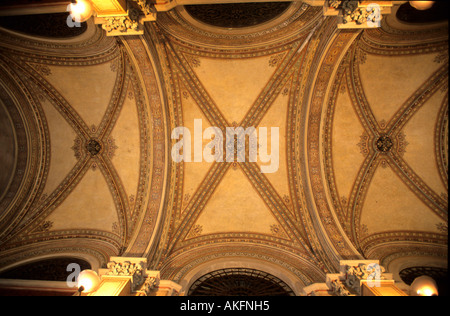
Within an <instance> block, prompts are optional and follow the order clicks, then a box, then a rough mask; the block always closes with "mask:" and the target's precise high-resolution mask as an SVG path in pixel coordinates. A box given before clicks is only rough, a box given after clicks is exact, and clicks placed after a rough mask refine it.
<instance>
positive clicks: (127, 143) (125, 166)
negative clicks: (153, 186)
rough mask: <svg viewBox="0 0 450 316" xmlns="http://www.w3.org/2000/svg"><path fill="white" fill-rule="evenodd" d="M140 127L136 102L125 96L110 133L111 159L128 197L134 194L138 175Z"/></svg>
mask: <svg viewBox="0 0 450 316" xmlns="http://www.w3.org/2000/svg"><path fill="white" fill-rule="evenodd" d="M139 131H140V129H139V119H138V112H137V107H136V102H135V100H134V98H133V99H130V98H129V97H127V98H126V99H125V103H124V105H123V107H122V110H121V112H120V116H119V118H118V120H117V122H116V125H115V126H114V129H113V131H112V133H111V136H112V138H109V140H112V141H113V143H112V144H110V145H109V146H114V145H115V146H116V147H117V148H115V149H113V152H114V155H113V156H112V157H110V158H111V161H112V163H113V165H114V167H115V169H116V171H117V173H118V174H119V177H120V179H121V181H122V183H123V185H124V187H125V191H126V192H127V195H128V197H130V196H131V195H134V196H136V194H137V188H138V183H139V176H140V174H139V173H140V172H139V170H140V158H141V157H140V153H141V148H140V132H139Z"/></svg>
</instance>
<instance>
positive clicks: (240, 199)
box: [196, 168, 278, 234]
mask: <svg viewBox="0 0 450 316" xmlns="http://www.w3.org/2000/svg"><path fill="white" fill-rule="evenodd" d="M196 224H197V225H201V226H202V229H203V230H202V234H211V233H224V232H250V233H262V234H270V233H271V231H270V226H271V225H277V224H278V222H277V220H276V219H275V218H274V216H273V215H272V212H271V211H270V210H269V208H268V207H267V205H266V204H265V203H264V201H263V200H262V198H261V197H260V196H259V195H258V192H257V191H256V190H255V189H254V188H253V186H252V184H251V183H250V181H249V180H248V179H247V177H246V176H245V174H244V173H243V171H242V170H241V169H240V168H237V169H233V168H230V169H228V171H227V174H226V175H225V177H224V179H223V180H222V181H221V183H220V184H219V186H218V187H217V188H216V190H215V191H214V193H213V194H212V196H211V198H210V200H209V201H208V204H207V205H206V207H205V209H204V210H203V212H202V214H201V216H200V217H199V219H198V220H197V222H196Z"/></svg>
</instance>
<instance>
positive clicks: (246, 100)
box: [193, 56, 276, 124]
mask: <svg viewBox="0 0 450 316" xmlns="http://www.w3.org/2000/svg"><path fill="white" fill-rule="evenodd" d="M199 60H200V66H199V67H194V68H193V69H194V71H195V73H196V75H197V76H198V78H199V79H200V81H201V83H202V85H203V86H204V87H205V88H206V90H207V91H208V93H209V94H210V96H211V97H212V99H213V100H214V102H215V103H216V105H217V106H218V108H219V109H220V111H221V113H222V114H223V115H224V117H225V119H226V120H227V121H228V123H230V124H232V123H233V122H236V123H238V124H239V123H240V122H241V121H242V120H243V119H244V117H245V114H246V113H247V111H248V110H250V108H251V106H252V105H253V103H254V102H255V101H256V99H257V97H258V95H259V94H260V93H261V91H262V90H263V89H264V87H265V86H266V84H267V83H268V81H269V79H270V77H271V76H272V74H273V73H274V72H275V70H276V67H270V66H269V61H270V56H263V57H257V58H248V59H220V58H199Z"/></svg>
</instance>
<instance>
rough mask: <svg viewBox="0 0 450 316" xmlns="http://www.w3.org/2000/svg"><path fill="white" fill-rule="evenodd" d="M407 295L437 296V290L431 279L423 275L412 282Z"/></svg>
mask: <svg viewBox="0 0 450 316" xmlns="http://www.w3.org/2000/svg"><path fill="white" fill-rule="evenodd" d="M409 293H410V295H411V296H438V289H437V285H436V282H435V281H434V280H433V279H432V278H430V277H429V276H426V275H423V276H420V277H418V278H416V279H415V280H414V282H413V283H412V284H411V287H410V288H409Z"/></svg>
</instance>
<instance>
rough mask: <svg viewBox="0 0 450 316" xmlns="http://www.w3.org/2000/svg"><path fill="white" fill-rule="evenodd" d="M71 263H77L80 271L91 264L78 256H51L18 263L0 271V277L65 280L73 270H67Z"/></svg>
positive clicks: (89, 267)
mask: <svg viewBox="0 0 450 316" xmlns="http://www.w3.org/2000/svg"><path fill="white" fill-rule="evenodd" d="M71 263H75V264H78V265H79V266H80V271H83V270H87V269H91V265H90V264H89V263H88V262H86V261H84V260H82V259H78V258H67V257H65V258H52V259H45V260H40V261H35V262H31V263H27V264H24V265H20V266H18V267H14V268H12V269H9V270H7V271H5V272H3V273H0V279H14V280H39V281H66V280H67V277H68V276H69V274H70V273H71V272H73V270H70V271H69V272H68V271H67V266H68V265H69V264H71Z"/></svg>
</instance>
